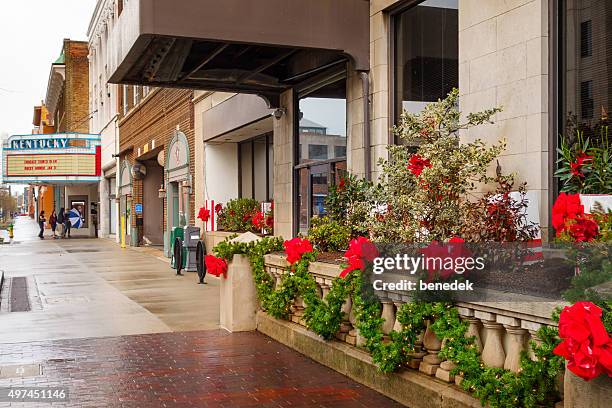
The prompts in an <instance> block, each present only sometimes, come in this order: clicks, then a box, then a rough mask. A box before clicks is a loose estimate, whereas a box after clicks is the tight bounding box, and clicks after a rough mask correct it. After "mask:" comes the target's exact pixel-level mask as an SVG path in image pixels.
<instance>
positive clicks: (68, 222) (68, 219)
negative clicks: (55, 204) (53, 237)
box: [64, 210, 72, 238]
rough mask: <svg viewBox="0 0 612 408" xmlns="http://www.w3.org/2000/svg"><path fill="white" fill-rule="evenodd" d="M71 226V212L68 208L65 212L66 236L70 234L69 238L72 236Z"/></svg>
mask: <svg viewBox="0 0 612 408" xmlns="http://www.w3.org/2000/svg"><path fill="white" fill-rule="evenodd" d="M71 226H72V225H71V224H70V212H69V211H68V210H66V211H65V212H64V238H65V237H66V235H68V238H70V228H71Z"/></svg>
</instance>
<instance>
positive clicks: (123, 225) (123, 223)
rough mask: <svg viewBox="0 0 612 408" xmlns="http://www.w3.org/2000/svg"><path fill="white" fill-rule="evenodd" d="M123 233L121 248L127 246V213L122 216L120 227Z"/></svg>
mask: <svg viewBox="0 0 612 408" xmlns="http://www.w3.org/2000/svg"><path fill="white" fill-rule="evenodd" d="M119 229H120V231H119V233H120V234H121V248H125V215H122V216H121V226H120V227H119Z"/></svg>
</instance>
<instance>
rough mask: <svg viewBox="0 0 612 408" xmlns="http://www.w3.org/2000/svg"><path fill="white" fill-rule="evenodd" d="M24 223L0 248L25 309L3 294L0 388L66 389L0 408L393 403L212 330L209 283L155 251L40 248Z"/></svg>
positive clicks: (282, 353)
mask: <svg viewBox="0 0 612 408" xmlns="http://www.w3.org/2000/svg"><path fill="white" fill-rule="evenodd" d="M32 223H33V222H32V221H30V220H29V219H27V218H23V219H19V220H18V221H17V223H16V230H15V240H16V241H18V242H19V243H15V244H12V245H1V246H0V269H3V270H4V271H5V273H6V276H7V277H8V278H9V279H8V280H7V281H8V282H9V284H8V285H7V286H10V282H11V281H12V279H14V278H25V282H26V286H27V296H28V302H29V303H30V305H29V306H30V309H31V310H30V311H13V312H11V311H9V310H7V305H6V303H7V302H6V299H5V298H4V296H5V295H6V293H5V291H6V290H7V288H5V289H3V300H2V308H1V309H0V388H1V387H9V386H10V387H27V386H32V387H62V388H66V389H67V391H68V393H69V400H68V401H67V402H55V403H53V404H51V405H49V404H48V403H45V404H43V403H16V402H12V403H6V402H0V407H4V406H24V407H33V406H69V407H248V406H264V407H312V406H317V407H394V406H399V405H398V404H397V403H395V402H393V401H392V400H390V399H387V398H386V397H384V396H382V395H380V394H378V393H376V392H375V391H373V390H371V389H369V388H367V387H364V386H362V385H360V384H358V383H356V382H354V381H352V380H349V379H348V378H346V377H344V376H343V375H341V374H339V373H337V372H335V371H333V370H331V369H328V368H326V367H324V366H322V365H320V364H318V363H316V362H314V361H312V360H310V359H309V358H307V357H304V356H303V355H301V354H299V353H297V352H295V351H293V350H291V349H289V348H287V347H285V346H283V345H281V344H280V343H277V342H275V341H273V340H271V339H270V338H268V337H266V336H264V335H262V334H260V333H257V332H247V333H231V334H230V333H227V332H226V331H224V330H219V329H218V316H219V309H218V304H219V299H218V296H219V288H218V284H219V282H218V280H216V278H214V277H207V280H209V282H210V283H209V284H208V285H197V284H196V281H197V280H196V276H195V274H188V275H186V276H185V277H176V276H175V275H174V274H173V272H172V270H171V269H170V268H169V265H168V262H167V260H165V259H163V258H161V257H159V256H157V254H158V253H157V252H156V251H151V250H134V249H121V248H119V246H118V245H117V244H116V243H114V242H111V241H109V240H104V239H78V240H77V239H72V240H52V239H46V240H43V241H41V240H38V239H37V238H35V236H36V232H35V233H34V235H33V236H32V235H31V234H30V232H31V231H36V228H35V225H34V228H33V226H32ZM16 282H20V285H23V282H24V280H23V279H21V280H18V281H16ZM17 287H18V286H15V290H17ZM19 290H21V289H19ZM19 293H23V291H22V292H19ZM13 294H17V292H14V293H13ZM9 306H10V305H9ZM22 307H23V306H22ZM9 309H10V307H9Z"/></svg>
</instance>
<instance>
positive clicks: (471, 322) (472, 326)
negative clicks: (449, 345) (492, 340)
mask: <svg viewBox="0 0 612 408" xmlns="http://www.w3.org/2000/svg"><path fill="white" fill-rule="evenodd" d="M457 310H458V311H459V316H461V317H462V318H464V319H465V320H467V322H468V328H467V331H466V332H465V337H468V338H469V337H474V345H475V346H476V349H477V350H478V352H479V353H482V340H481V337H480V320H479V319H477V318H476V317H474V309H469V308H466V307H458V308H457Z"/></svg>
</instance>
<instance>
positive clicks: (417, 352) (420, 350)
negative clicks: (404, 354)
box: [408, 331, 427, 370]
mask: <svg viewBox="0 0 612 408" xmlns="http://www.w3.org/2000/svg"><path fill="white" fill-rule="evenodd" d="M423 337H425V331H422V332H421V333H419V335H418V336H417V338H416V340H415V341H414V352H412V353H408V355H409V356H410V361H408V367H410V368H414V369H415V370H418V369H419V367H420V366H421V362H422V361H423V357H425V356H426V355H427V352H426V351H425V350H424V347H423Z"/></svg>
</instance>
